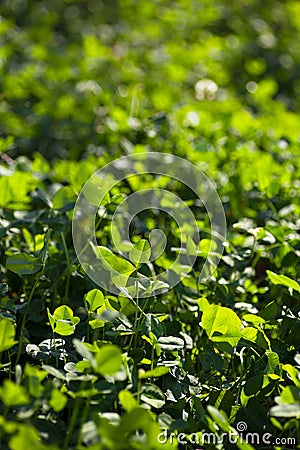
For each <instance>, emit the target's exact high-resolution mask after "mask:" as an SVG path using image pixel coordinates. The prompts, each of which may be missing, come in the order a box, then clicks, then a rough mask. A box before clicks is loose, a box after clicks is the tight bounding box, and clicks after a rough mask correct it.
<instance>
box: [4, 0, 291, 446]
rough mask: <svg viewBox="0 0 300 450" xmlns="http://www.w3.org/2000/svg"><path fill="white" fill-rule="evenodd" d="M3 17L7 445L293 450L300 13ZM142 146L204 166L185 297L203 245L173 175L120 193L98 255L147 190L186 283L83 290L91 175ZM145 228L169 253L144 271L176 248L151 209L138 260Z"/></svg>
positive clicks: (167, 6) (242, 10) (260, 6)
mask: <svg viewBox="0 0 300 450" xmlns="http://www.w3.org/2000/svg"><path fill="white" fill-rule="evenodd" d="M0 15H1V21H0V40H1V48H0V73H1V77H0V97H1V101H0V127H1V128H0V131H1V137H0V157H1V160H0V175H1V177H0V208H1V209H0V237H1V243H0V269H1V271H0V273H1V284H0V295H1V298H0V352H1V353H0V355H1V360H0V362H1V365H0V374H1V387H0V414H1V415H0V442H1V450H2V449H3V450H4V449H12V450H23V449H24V450H27V449H29V448H32V449H37V450H42V449H53V450H55V449H64V450H67V449H75V448H76V449H81V448H87V447H88V448H91V449H95V450H96V449H97V450H98V449H103V450H109V449H111V450H115V449H116V450H117V449H119V450H121V449H124V450H125V449H131V448H132V449H149V450H150V449H156V448H166V449H167V448H186V449H192V448H205V449H216V448H217V449H234V448H239V449H245V450H248V449H252V448H254V449H259V448H261V449H263V448H276V449H285V448H298V447H297V443H296V440H294V439H297V437H299V416H300V399H299V392H300V379H299V373H300V351H299V307H298V304H299V297H300V285H299V280H300V264H299V256H300V232H299V226H300V219H299V210H300V202H299V196H300V183H299V174H300V163H299V161H300V158H299V136H300V132H299V113H298V110H299V92H300V83H299V78H298V72H299V66H300V53H299V51H298V42H299V39H300V4H299V2H297V1H285V2H279V1H272V2H271V1H269V0H268V1H265V2H259V1H255V0H243V1H241V2H235V1H232V0H231V1H228V2H223V1H219V0H214V1H206V0H203V1H200V2H198V1H193V0H181V1H177V2H166V1H158V0H157V1H153V2H146V1H139V2H133V1H131V0H125V1H122V2H117V1H116V0H114V1H104V0H103V1H99V2H96V1H95V0H86V1H67V0H65V1H64V2H62V1H58V0H57V1H56V0H42V1H39V2H37V1H29V0H28V1H26V0H3V1H2V2H1V6H0ZM149 151H156V152H162V153H171V154H173V155H177V156H180V157H182V158H185V159H186V160H188V161H190V162H191V163H193V164H195V165H196V166H197V167H199V168H201V170H203V172H204V173H205V174H207V176H209V178H210V179H211V180H212V181H213V182H214V185H215V187H216V189H217V191H218V194H219V196H220V198H221V200H222V204H223V207H224V211H225V214H226V220H227V227H228V230H227V237H226V241H225V243H224V252H223V255H222V257H221V261H220V263H219V265H218V268H217V269H216V270H215V272H214V274H213V276H212V277H211V278H210V279H209V280H208V281H206V282H205V283H202V282H198V277H199V274H200V272H201V268H202V266H203V262H204V260H205V258H206V257H207V254H208V252H209V248H210V246H211V236H210V233H209V220H208V217H207V214H205V210H204V209H203V208H202V207H199V205H197V204H196V203H195V199H194V198H193V197H192V196H191V192H190V191H189V189H187V188H186V187H185V186H183V185H182V184H180V183H176V182H175V183H174V182H173V181H172V180H171V177H170V176H169V174H168V173H165V175H164V176H150V175H148V176H142V177H138V178H131V179H129V180H127V182H121V183H119V184H118V186H117V187H116V188H114V189H113V190H112V191H111V192H110V193H109V195H108V196H107V197H106V198H105V201H104V202H103V204H102V205H101V208H100V209H99V214H98V220H97V233H96V236H97V242H98V244H99V245H100V246H102V247H105V248H106V249H109V250H111V251H114V250H115V249H114V245H113V242H112V237H111V229H110V224H111V220H112V216H113V213H114V212H115V210H116V208H117V207H118V205H119V204H120V202H121V201H122V200H123V199H124V198H128V197H129V196H130V195H131V194H132V193H134V192H136V191H138V190H141V189H148V188H149V187H155V188H158V189H168V190H169V191H170V192H172V193H174V194H176V195H178V196H179V197H180V198H182V199H184V200H186V201H187V202H188V203H189V205H190V206H191V208H192V210H193V212H194V214H195V217H196V220H197V223H198V225H199V228H200V229H201V241H200V243H199V245H198V246H197V247H193V246H192V244H191V243H190V244H189V246H192V248H191V252H192V253H194V255H195V256H196V257H197V258H196V262H195V264H194V266H193V270H192V271H191V272H190V273H189V275H188V276H187V277H185V278H184V279H182V281H181V282H180V283H179V284H177V285H176V286H175V287H174V288H172V289H171V290H169V291H167V292H165V293H161V294H159V291H157V292H156V295H154V296H150V295H149V298H140V299H136V298H134V295H132V291H128V290H126V289H125V290H124V289H121V290H120V294H119V295H117V294H116V295H115V294H112V293H111V292H107V291H106V290H105V289H102V288H100V287H99V286H97V285H96V284H95V283H93V282H92V281H91V279H90V278H89V277H88V276H87V275H86V273H85V271H84V267H83V266H82V265H81V264H79V261H78V259H77V256H76V254H75V251H74V247H73V242H72V231H71V221H72V215H73V211H74V205H75V201H76V198H77V196H78V194H79V192H80V190H81V188H82V186H83V184H84V183H85V182H86V180H87V179H88V178H89V176H90V175H92V174H93V173H94V172H95V170H97V169H98V168H100V167H103V166H104V165H105V164H107V163H108V162H110V161H112V160H115V159H117V158H119V157H120V156H124V155H131V154H135V153H144V154H145V155H147V152H149ZM153 228H160V229H163V230H164V231H165V232H166V234H167V240H168V245H167V249H166V251H165V253H164V254H163V255H162V256H161V257H159V258H158V259H157V260H156V261H153V262H152V264H150V263H148V260H147V259H146V260H145V262H144V261H138V260H136V258H135V257H134V256H133V254H131V258H130V259H131V262H129V261H128V263H127V264H130V265H131V267H133V266H134V267H133V269H134V270H137V271H138V272H139V273H140V274H141V275H144V276H145V275H146V276H147V275H149V270H150V271H151V273H156V274H159V273H160V272H161V271H162V270H163V269H165V268H167V267H169V265H170V261H172V260H173V259H174V256H175V253H176V251H175V250H174V247H175V248H178V246H180V230H179V229H178V227H177V226H176V224H175V222H174V221H173V220H172V219H170V218H168V217H166V215H165V214H156V213H155V212H153V211H149V212H148V213H146V214H140V215H138V217H137V219H136V220H135V221H134V223H133V226H132V227H131V232H132V236H131V237H132V242H133V243H134V244H135V245H136V249H139V248H140V247H139V245H142V246H143V248H144V247H145V246H146V247H147V240H148V239H149V234H150V231H151V230H152V229H153ZM146 253H147V252H146ZM119 263H120V260H116V262H115V264H119ZM132 264H133V266H132ZM127 267H128V265H127ZM130 270H131V269H130ZM152 293H153V292H152ZM165 430H168V431H167V433H168V436H169V439H168V441H167V442H165V440H166V439H165ZM237 431H239V432H243V434H241V435H240V437H239V439H238V438H237ZM230 432H231V433H233V435H234V439H231V441H235V442H229V441H230V439H229V437H230ZM161 433H163V434H161ZM171 433H175V435H176V436H177V438H173V439H170V434H171ZM179 433H183V434H182V435H181V438H180V437H179V436H178V435H179ZM205 433H206V437H205ZM207 433H212V434H211V435H209V436H210V438H209V439H210V441H209V442H207V440H205V439H208V435H207ZM223 433H225V435H226V436H224V437H223V438H222V434H223ZM247 433H249V442H248V443H247V442H245V439H244V440H243V436H244V438H245V436H246V434H247ZM251 433H252V434H251ZM253 433H259V438H257V436H254V435H253ZM253 436H254V437H253ZM263 437H264V438H265V441H264V440H263ZM253 439H254V440H253ZM257 439H258V440H259V441H257ZM217 440H219V443H217ZM275 440H277V441H276V442H275ZM181 441H186V442H185V443H184V442H183V443H182V442H181ZM222 441H223V442H222Z"/></svg>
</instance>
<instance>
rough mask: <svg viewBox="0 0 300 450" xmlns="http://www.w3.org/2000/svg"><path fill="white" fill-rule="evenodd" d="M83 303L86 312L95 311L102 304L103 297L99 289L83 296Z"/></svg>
mask: <svg viewBox="0 0 300 450" xmlns="http://www.w3.org/2000/svg"><path fill="white" fill-rule="evenodd" d="M84 302H85V304H86V308H87V310H88V311H96V309H97V308H100V306H102V305H103V303H104V295H103V294H102V292H101V291H100V290H99V289H92V290H91V291H89V292H88V293H87V294H86V295H85V296H84Z"/></svg>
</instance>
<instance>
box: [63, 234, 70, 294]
mask: <svg viewBox="0 0 300 450" xmlns="http://www.w3.org/2000/svg"><path fill="white" fill-rule="evenodd" d="M60 235H61V240H62V243H63V247H64V250H65V255H66V261H67V268H66V271H67V279H66V288H65V297H66V298H68V297H69V288H70V268H71V267H72V264H71V261H70V255H69V251H68V247H67V243H66V239H65V235H64V233H63V232H61V233H60Z"/></svg>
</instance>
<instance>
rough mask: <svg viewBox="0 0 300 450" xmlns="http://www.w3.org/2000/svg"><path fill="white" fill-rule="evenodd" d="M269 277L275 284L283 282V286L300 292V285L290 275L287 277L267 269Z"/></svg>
mask: <svg viewBox="0 0 300 450" xmlns="http://www.w3.org/2000/svg"><path fill="white" fill-rule="evenodd" d="M267 274H268V278H269V280H270V281H271V283H273V284H275V285H276V284H281V285H282V286H286V287H289V288H292V289H294V290H295V291H297V292H300V285H299V283H297V281H294V280H292V279H291V278H289V277H286V276H285V275H277V274H276V273H274V272H271V271H270V270H267Z"/></svg>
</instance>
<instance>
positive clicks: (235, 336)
mask: <svg viewBox="0 0 300 450" xmlns="http://www.w3.org/2000/svg"><path fill="white" fill-rule="evenodd" d="M202 327H203V328H204V329H205V331H206V333H207V335H208V337H209V339H211V340H212V341H214V342H226V343H228V344H229V345H230V346H232V347H234V346H235V345H236V344H237V343H238V342H239V340H240V338H241V327H242V323H241V320H240V319H239V317H238V316H237V314H236V313H235V312H234V311H232V310H231V309H229V308H225V307H223V306H218V305H210V306H209V307H207V308H205V310H204V312H203V316H202Z"/></svg>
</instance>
